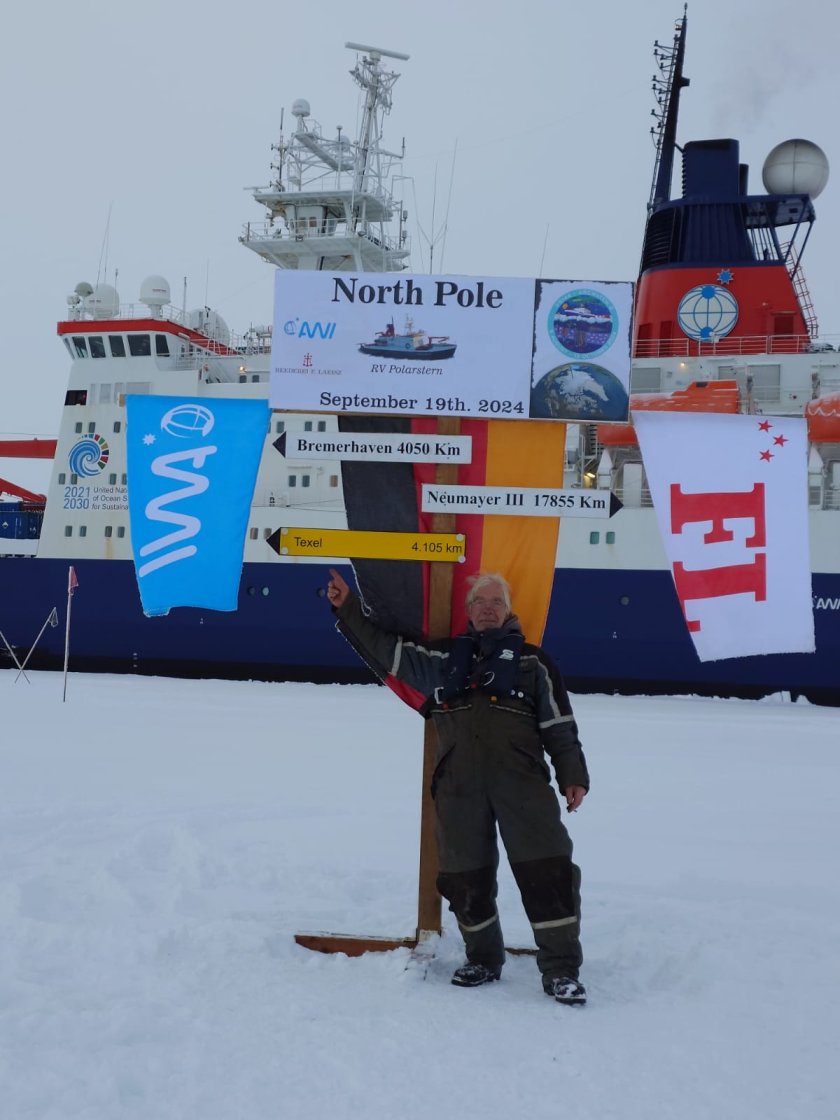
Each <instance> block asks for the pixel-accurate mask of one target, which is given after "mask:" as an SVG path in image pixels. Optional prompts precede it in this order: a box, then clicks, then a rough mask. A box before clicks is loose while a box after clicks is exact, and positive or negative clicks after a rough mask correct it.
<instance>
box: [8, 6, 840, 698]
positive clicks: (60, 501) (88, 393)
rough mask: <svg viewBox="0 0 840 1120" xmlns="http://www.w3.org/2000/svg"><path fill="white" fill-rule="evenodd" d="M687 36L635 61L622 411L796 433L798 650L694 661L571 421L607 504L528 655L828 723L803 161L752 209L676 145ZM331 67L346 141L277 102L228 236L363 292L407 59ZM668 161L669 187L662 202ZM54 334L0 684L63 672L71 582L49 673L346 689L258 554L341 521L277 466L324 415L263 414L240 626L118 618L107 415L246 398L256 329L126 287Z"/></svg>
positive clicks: (92, 300) (775, 167)
mask: <svg viewBox="0 0 840 1120" xmlns="http://www.w3.org/2000/svg"><path fill="white" fill-rule="evenodd" d="M686 30H687V25H686V19H685V17H684V16H683V18H682V19H680V20H678V21H677V23H676V25H675V32H674V36H673V39H672V40H671V41H669V42H668V43H665V44H659V43H657V44H656V46H655V58H656V62H657V65H658V67H659V77H658V78H657V80H656V82H655V89H656V92H657V101H658V104H657V109H656V110H655V116H656V124H655V126H654V138H655V140H656V156H655V162H654V174H653V183H652V189H651V194H650V198H649V200H648V207H647V220H646V223H645V233H644V241H643V249H642V260H641V266H640V270H639V278H638V285H637V293H636V307H635V325H634V339H633V355H634V357H633V366H632V373H631V396H632V407H633V408H646V407H647V408H658V409H665V410H682V409H694V410H700V411H703V410H705V411H747V412H753V413H756V414H759V413H761V414H766V415H771V414H777V415H797V416H805V417H806V418H807V420H808V425H809V437H810V443H809V462H808V477H809V494H808V500H809V507H810V510H809V523H810V534H811V539H810V547H811V558H812V569H813V576H812V579H813V606H814V618H815V630H816V652H815V653H814V654H807V655H806V654H792V655H769V656H764V657H748V658H736V659H728V660H723V661H717V662H706V663H701V662H700V661H699V660H698V658H697V655H696V653H695V651H694V648H693V645H692V643H691V639H690V636H689V634H688V632H687V630H686V626H685V620H684V618H683V615H682V612H681V610H680V606H679V603H678V600H677V597H676V594H675V592H674V588H673V583H672V579H671V575H670V571H669V568H668V563H667V560H666V557H665V553H664V550H663V547H662V544H661V542H660V539H659V534H658V530H657V526H656V521H655V516H654V511H653V509H652V506H651V501H650V493H649V489H648V485H647V480H646V477H645V470H644V464H643V462H642V459H641V455H640V452H639V447H638V444H637V442H636V439H635V433H634V431H633V428H632V425H631V424H583V423H582V424H579V425H571V426H569V427H568V430H567V433H566V439H565V440H563V441H558V444H559V446H558V454H561V455H563V456H564V458H565V483H564V484H565V485H566V486H570V487H574V486H579V487H581V488H596V489H601V490H606V489H609V490H612V491H613V492H614V493H615V494H616V495H617V497H618V498H619V499H620V501H621V502H622V507H623V508H622V509H621V510H620V511H619V512H618V513H617V514H615V516H614V517H613V518H611V519H610V521H609V522H606V523H605V524H604V525H603V527H601V526H599V527H598V528H592V523H591V522H588V521H584V520H577V521H576V520H574V519H571V518H566V519H562V520H561V525H560V533H559V544H558V551H557V567H556V572H555V581H554V588H553V593H552V599H551V605H550V609H549V614H548V619H547V625H546V631H545V638H544V644H545V645H546V647H547V648H548V650H549V651H550V652H551V653H552V654H553V655H554V656H555V658H556V659H557V661H558V662H559V664H560V666H561V668H562V669H563V671H564V673H565V675H566V677H567V680H568V683H569V685H570V686H571V687H572V688H573V689H577V690H590V691H593V690H595V691H604V690H607V691H610V690H620V691H626V692H674V691H683V692H696V693H707V694H717V695H729V696H736V695H740V696H761V695H764V694H767V693H772V692H776V691H780V690H783V691H787V692H789V693H790V694H791V695H799V694H802V695H805V696H806V697H808V698H810V699H812V700H814V701H817V702H826V703H840V683H838V677H839V676H840V674H838V668H837V666H838V665H840V547H838V541H840V353H838V351H837V350H836V349H835V345H834V341H833V340H832V336H830V335H825V334H823V333H821V332H820V329H819V326H818V322H817V318H816V314H815V311H814V308H813V306H812V303H811V299H810V296H809V294H808V289H807V285H806V283H805V276H804V271H803V249H804V246H805V243H806V242H807V240H808V236H809V233H810V230H811V227H812V224H813V222H814V218H815V208H814V201H813V200H814V198H816V197H817V196H818V194H819V192H820V190H821V189H822V187H823V186H824V185H825V181H826V178H827V174H828V165H827V160H826V159H825V156H824V155H823V153H822V152H821V151H820V150H819V149H818V148H817V147H816V145H814V144H810V143H809V142H808V141H805V140H802V139H793V140H790V141H787V142H784V143H782V144H780V145H779V146H778V147H777V148H776V149H774V151H773V152H771V153H770V155H769V156H768V159H767V161H766V163H765V166H764V171H763V178H764V191H763V192H760V193H752V192H751V190H750V187H749V182H748V170H747V168H746V167H745V166H744V165H742V163H741V161H740V154H739V147H738V143H737V141H735V140H732V139H728V138H724V139H710V140H700V141H693V142H687V143H682V144H679V145H678V111H679V102H680V96H681V94H682V93H683V91H684V89H685V87H686V86H687V85H688V79H687V78H686V77H685V76H684V56H685V42H686ZM348 46H350V47H351V48H352V49H353V50H355V51H356V63H355V66H354V69H353V71H352V75H353V78H354V81H355V82H356V84H357V85H358V87H359V90H360V96H361V99H362V112H361V123H360V128H359V133H358V136H357V137H356V139H355V140H351V139H350V138H348V137H347V136H346V135H343V134H342V133H341V132H340V131H339V132H338V134H337V135H336V136H335V137H327V136H325V135H324V134H323V132H322V130H321V129H320V127H319V126H318V124H317V123H316V122H315V121H314V120H313V119H312V117H311V112H310V107H309V104H308V103H307V102H306V101H304V100H298V101H296V102H295V103H294V104H293V106H292V116H293V119H294V126H293V128H292V129H291V131H290V135H289V136H288V138H284V137H283V136H282V135H281V140H280V144H279V145H278V151H279V160H278V161H277V166H276V175H275V176H274V178H273V179H272V181H271V183H270V184H269V185H268V186H267V187H264V188H258V189H256V190H255V191H254V198H255V200H256V202H257V203H258V204H259V205H260V206H262V207H263V208H264V210H265V217H264V218H263V219H262V220H260V221H256V222H248V223H247V224H246V225H245V227H244V228H243V230H242V233H241V236H240V240H241V242H242V244H243V245H244V246H245V247H246V248H248V249H250V250H252V251H254V252H256V253H257V254H258V255H259V256H260V257H261V258H262V259H263V260H264V261H266V262H267V263H268V264H269V265H270V266H272V267H275V268H290V269H307V268H309V269H312V268H320V269H328V270H333V271H352V272H365V271H366V272H387V271H400V270H402V269H404V268H406V266H407V264H408V259H409V255H410V245H409V238H408V233H407V219H408V215H407V212H406V210H405V209H404V208H403V204H402V202H401V201H400V200H399V199H398V198H397V197H396V193H395V190H394V186H395V184H397V183H398V182H400V178H399V175H398V172H399V169H400V154H399V153H393V152H389V151H388V150H387V149H386V148H385V146H384V143H383V124H384V118H385V116H386V115H387V113H388V112H389V110H390V108H391V93H392V88H393V85H394V83H395V81H396V79H397V76H398V75H397V73H396V72H395V71H394V70H392V69H390V67H391V65H392V62H391V59H393V58H405V57H406V56H401V55H397V54H396V53H395V52H391V51H385V50H379V49H375V48H371V47H365V46H362V45H360V44H348ZM678 157H679V158H681V163H682V183H683V189H682V194H681V195H680V196H678V197H674V196H672V180H673V177H674V171H675V165H676V163H677V159H678ZM464 264H465V265H468V262H464ZM464 271H467V269H464ZM555 329H556V330H557V331H558V332H561V333H562V332H564V331H573V332H575V337H576V338H577V339H578V340H580V339H591V344H592V345H593V346H595V345H596V344H597V343H598V340H599V338H600V333H599V332H600V327H599V324H598V322H597V316H596V315H593V313H592V312H591V310H589V309H587V308H585V307H577V308H571V309H569V310H568V314H567V315H563V316H560V317H559V318H558V321H557V323H556V325H555ZM58 335H59V338H60V340H61V343H62V344H63V346H64V348H65V350H66V352H67V357H68V358H69V360H70V375H69V382H68V387H67V391H66V396H65V405H64V409H63V416H62V420H61V425H60V430H59V432H58V435H57V438H56V440H55V441H48V440H47V441H39V442H38V444H37V445H36V444H34V443H33V442H32V441H29V442H28V443H27V444H26V445H24V446H21V447H18V448H17V449H15V448H12V447H11V446H10V444H9V443H8V442H7V443H4V444H0V456H2V455H9V454H13V453H16V451H17V452H18V453H21V454H27V455H39V456H43V457H47V456H49V457H52V458H53V471H52V477H51V481H50V485H49V488H48V491H47V493H46V494H45V495H40V494H37V493H33V492H31V491H29V490H26V489H24V488H22V487H20V486H17V485H16V484H15V483H14V480H7V481H5V482H4V481H2V480H0V488H2V490H3V491H5V496H6V499H7V500H5V501H3V502H2V506H0V512H1V513H2V516H0V635H1V636H2V638H3V641H2V642H0V665H3V664H5V665H7V666H9V667H10V668H12V669H13V670H14V668H15V661H16V660H17V661H20V662H22V661H23V660H24V658H25V657H26V656H27V655H28V654H29V652H30V650H31V649H32V646H33V643H35V647H34V650H33V651H32V653H31V660H30V662H29V664H30V665H31V666H41V667H59V666H60V665H61V663H62V658H63V652H64V638H65V634H64V628H63V626H62V625H61V622H62V621H63V619H64V612H65V610H66V597H67V582H68V567H69V566H71V565H72V566H73V569H74V573H75V577H76V578H77V579H78V588H77V590H76V593H75V596H74V599H73V610H72V633H71V644H70V653H71V662H70V664H71V667H72V668H75V669H90V670H99V671H118V672H124V671H136V672H143V673H171V674H173V675H180V676H187V675H202V676H220V677H221V676H237V677H255V678H262V679H279V680H283V679H304V680H316V681H317V680H324V681H334V680H353V679H368V673H367V670H366V669H365V668H364V667H362V666H361V665H360V664H359V662H358V660H357V659H356V656H355V654H354V653H353V651H352V650H351V649H350V648H349V646H347V645H346V644H345V643H344V642H342V641H340V640H338V639H337V638H336V635H335V632H334V629H333V621H332V618H331V615H330V611H329V609H328V607H327V605H326V603H325V601H324V587H325V569H324V565H323V563H317V562H312V561H310V560H308V559H305V558H292V557H281V556H279V555H277V553H276V552H274V551H273V550H272V549H271V548H270V547H269V545H268V541H269V539H270V538H271V537H272V536H273V535H275V534H276V533H277V532H278V530H279V529H280V528H282V527H283V526H296V527H298V528H304V529H305V528H307V527H321V528H330V527H334V528H343V527H345V526H346V524H347V521H346V514H345V509H344V504H343V500H342V466H341V464H340V463H339V462H331V461H329V460H324V459H314V458H313V459H312V460H306V459H296V460H292V459H288V458H286V457H285V456H284V454H283V453H282V450H281V449H282V448H283V447H284V446H285V445H284V443H283V441H282V440H281V439H280V436H282V435H283V434H284V433H294V432H298V431H303V432H312V433H315V435H316V436H317V434H318V433H330V432H333V433H335V432H337V430H338V425H337V421H336V418H335V417H333V416H330V415H324V414H313V415H304V414H285V415H284V414H280V413H276V412H275V413H273V414H272V418H271V425H270V430H269V431H267V432H266V436H265V446H264V451H263V456H262V461H261V465H260V470H259V474H258V478H257V483H256V488H255V492H254V497H253V502H252V506H251V513H250V518H249V526H248V531H247V539H246V542H245V555H244V565H243V573H242V580H241V587H240V594H239V605H238V609H237V610H236V611H235V612H231V613H224V612H212V611H205V610H198V609H190V608H178V609H175V610H173V611H172V612H170V614H169V615H168V616H166V617H165V618H153V619H150V618H146V617H145V616H144V615H143V613H142V610H141V606H140V599H139V595H138V590H137V583H136V578H135V572H134V565H133V561H132V556H131V548H130V540H129V531H128V500H127V477H126V460H125V444H124V423H125V407H124V400H125V396H126V395H127V394H130V393H160V394H166V395H171V396H204V397H207V398H208V399H212V398H214V397H230V396H241V397H265V396H267V395H268V380H269V371H270V351H271V328H270V327H268V326H265V327H259V326H257V327H251V328H250V329H249V330H248V331H247V332H246V333H245V334H244V335H241V336H237V335H235V334H233V333H232V332H231V330H230V329H229V327H228V325H227V324H226V322H225V321H224V320H223V319H222V318H221V316H220V315H219V314H218V313H217V312H215V311H214V310H212V309H209V308H196V309H189V308H187V307H185V306H181V307H177V306H176V305H175V304H174V303H173V299H172V293H171V292H170V288H169V285H168V283H167V282H166V280H165V279H164V278H163V277H160V276H150V277H149V278H148V279H147V280H146V281H145V282H144V284H143V285H142V287H141V290H140V292H139V293H138V300H137V302H136V303H135V304H133V305H131V304H130V305H124V304H123V303H122V302H121V300H120V297H119V295H118V293H117V291H116V290H115V289H114V287H112V286H109V285H108V284H90V283H86V282H84V281H82V282H81V283H79V284H77V285H76V286H75V288H74V290H73V291H72V292H71V294H70V296H69V298H68V309H67V312H66V314H65V316H64V317H63V318H62V320H61V321H60V322H59V324H58ZM395 336H396V332H395V335H394V337H395ZM377 337H378V338H381V337H382V336H377ZM439 341H440V342H441V344H443V343H444V340H439ZM446 342H447V343H448V340H446ZM438 356H440V355H438ZM558 430H559V428H558ZM348 574H349V572H348ZM53 608H55V614H53V613H52V612H53ZM51 620H52V621H53V622H54V623H56V625H50V621H51ZM36 639H37V640H36Z"/></svg>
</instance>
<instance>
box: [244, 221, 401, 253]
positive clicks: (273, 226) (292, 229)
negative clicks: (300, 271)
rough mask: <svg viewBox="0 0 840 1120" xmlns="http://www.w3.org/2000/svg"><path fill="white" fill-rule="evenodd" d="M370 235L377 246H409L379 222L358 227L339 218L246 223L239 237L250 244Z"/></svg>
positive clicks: (392, 248)
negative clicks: (354, 227)
mask: <svg viewBox="0 0 840 1120" xmlns="http://www.w3.org/2000/svg"><path fill="white" fill-rule="evenodd" d="M353 236H357V237H368V238H369V239H370V240H371V241H373V243H374V244H375V245H381V246H382V247H383V248H385V249H387V250H389V251H391V252H396V251H397V250H399V249H407V248H408V245H407V238H405V237H404V238H403V239H402V240H399V239H398V238H396V237H391V236H390V235H389V234H387V233H383V232H381V231H380V229H379V227H378V225H377V224H376V223H371V222H369V223H367V224H364V223H361V222H360V223H359V224H358V226H357V227H356V229H355V230H350V229H348V228H347V225H346V223H344V222H339V221H338V219H336V218H321V219H318V218H295V219H294V220H293V221H287V220H286V219H284V220H283V222H282V224H279V223H277V222H246V223H245V225H244V226H243V227H242V235H241V236H240V238H239V240H240V241H241V242H242V243H243V244H245V245H248V244H250V243H251V242H260V241H305V240H308V239H310V238H330V239H335V238H340V237H348V238H349V237H353Z"/></svg>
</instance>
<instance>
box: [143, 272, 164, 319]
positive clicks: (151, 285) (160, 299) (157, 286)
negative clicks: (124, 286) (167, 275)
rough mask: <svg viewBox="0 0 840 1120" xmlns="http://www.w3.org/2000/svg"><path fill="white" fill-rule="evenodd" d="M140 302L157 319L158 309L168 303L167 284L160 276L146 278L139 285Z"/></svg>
mask: <svg viewBox="0 0 840 1120" xmlns="http://www.w3.org/2000/svg"><path fill="white" fill-rule="evenodd" d="M140 302H141V303H145V305H146V306H147V307H148V308H149V309H150V310H151V312H152V313H153V315H155V317H158V315H159V313H160V309H161V308H162V307H165V306H166V305H167V303H169V302H170V294H169V283H168V282H167V281H166V280H165V279H164V278H163V277H162V276H147V277H146V279H145V280H144V281H143V283H142V284H141V285H140Z"/></svg>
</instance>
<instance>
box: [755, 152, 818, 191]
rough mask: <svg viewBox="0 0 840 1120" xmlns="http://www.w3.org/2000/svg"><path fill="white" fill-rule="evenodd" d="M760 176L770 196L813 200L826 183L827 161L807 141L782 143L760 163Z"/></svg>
mask: <svg viewBox="0 0 840 1120" xmlns="http://www.w3.org/2000/svg"><path fill="white" fill-rule="evenodd" d="M761 177H762V179H763V180H764V187H765V190H767V191H769V192H770V194H807V195H810V196H811V198H816V197H817V195H819V194H820V193H821V191H822V190H823V188H824V187H825V185H826V183H827V182H828V159H827V157H826V154H825V152H824V151H823V150H822V148H820V147H818V145H816V144H812V143H811V141H810V140H785V141H783V142H782V143H781V144H777V145H776V147H775V148H774V149H773V151H772V152H771V153H770V155H769V156H768V157H767V159H766V160H765V161H764V167H763V168H762V171H761Z"/></svg>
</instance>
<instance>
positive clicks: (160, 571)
mask: <svg viewBox="0 0 840 1120" xmlns="http://www.w3.org/2000/svg"><path fill="white" fill-rule="evenodd" d="M126 418H127V436H126V438H127V445H128V448H127V449H128V508H129V519H130V522H131V541H132V548H133V552H134V566H135V569H136V572H137V584H138V587H139V589H140V599H141V602H142V604H143V612H144V613H145V614H147V615H150V616H154V615H164V614H167V613H168V612H169V610H170V609H171V608H172V607H203V608H206V609H208V610H217V611H232V610H236V605H237V598H238V592H239V581H240V576H241V573H242V556H243V551H244V542H245V533H246V530H247V527H248V516H249V512H250V507H251V498H252V496H253V492H254V484H255V482H256V477H257V470H258V468H259V463H260V456H261V454H262V450H263V445H264V442H265V437H266V432H267V430H268V421H269V408H268V404H267V402H266V401H241V400H229V399H224V398H222V399H214V398H210V399H208V398H203V397H202V398H184V397H157V396H140V395H137V396H128V397H126Z"/></svg>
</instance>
